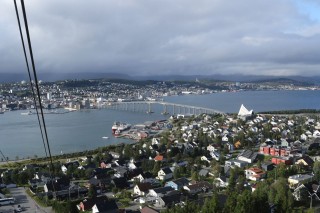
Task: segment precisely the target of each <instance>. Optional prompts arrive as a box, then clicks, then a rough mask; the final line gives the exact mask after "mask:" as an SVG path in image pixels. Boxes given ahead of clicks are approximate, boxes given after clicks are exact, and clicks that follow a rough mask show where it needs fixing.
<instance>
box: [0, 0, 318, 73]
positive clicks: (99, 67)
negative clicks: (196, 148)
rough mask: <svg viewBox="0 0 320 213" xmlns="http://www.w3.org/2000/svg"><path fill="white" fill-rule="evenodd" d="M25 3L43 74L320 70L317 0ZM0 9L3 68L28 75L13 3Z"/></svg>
mask: <svg viewBox="0 0 320 213" xmlns="http://www.w3.org/2000/svg"><path fill="white" fill-rule="evenodd" d="M25 3H26V9H27V15H28V22H29V27H30V33H31V40H32V45H33V49H34V56H35V61H36V66H37V71H38V72H39V73H47V72H53V73H77V72H106V73H120V74H130V75H132V74H136V75H168V74H177V75H194V74H203V75H213V74H226V75H228V74H247V75H275V76H280V75H281V76H286V75H306V76H313V75H318V70H319V65H320V64H319V61H320V60H319V55H320V54H319V53H320V50H319V49H318V48H317V44H318V43H319V41H320V36H319V34H320V15H318V14H319V13H318V12H317V11H319V9H320V4H319V3H318V2H316V1H284V0H282V1H264V2H255V1H249V0H246V1H242V2H233V3H228V2H224V1H202V2H201V3H199V2H194V1H174V2H171V1H160V2H150V1H106V2H105V1H98V0H96V1H91V2H90V4H89V3H88V2H79V1H68V2H64V1H45V2H43V1H38V0H30V1H27V2H25ZM0 13H1V14H2V20H1V21H0V30H1V32H2V38H1V40H0V52H1V55H2V56H3V57H1V59H0V63H1V65H2V66H1V68H0V73H9V72H11V73H23V72H25V69H26V68H25V64H24V59H23V52H22V47H21V42H20V37H19V32H18V24H17V20H16V17H15V11H14V5H13V2H12V1H4V2H2V3H1V7H0Z"/></svg>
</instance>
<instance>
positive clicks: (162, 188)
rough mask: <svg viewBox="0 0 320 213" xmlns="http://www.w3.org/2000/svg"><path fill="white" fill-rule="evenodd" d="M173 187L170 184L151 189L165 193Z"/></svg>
mask: <svg viewBox="0 0 320 213" xmlns="http://www.w3.org/2000/svg"><path fill="white" fill-rule="evenodd" d="M173 190H174V189H173V188H172V187H170V186H165V187H160V188H156V189H153V191H155V192H156V193H162V194H163V193H167V192H170V191H173Z"/></svg>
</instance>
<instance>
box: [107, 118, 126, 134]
mask: <svg viewBox="0 0 320 213" xmlns="http://www.w3.org/2000/svg"><path fill="white" fill-rule="evenodd" d="M130 128H131V124H127V123H121V122H119V121H116V122H114V124H113V125H112V128H111V130H112V133H113V134H115V132H116V131H117V130H118V131H119V133H120V132H122V131H125V130H127V129H130Z"/></svg>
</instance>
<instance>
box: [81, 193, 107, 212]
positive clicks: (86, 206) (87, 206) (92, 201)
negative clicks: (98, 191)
mask: <svg viewBox="0 0 320 213" xmlns="http://www.w3.org/2000/svg"><path fill="white" fill-rule="evenodd" d="M107 199H108V198H107V197H106V196H101V197H93V198H86V199H84V200H83V201H82V202H81V203H82V204H83V206H84V210H85V211H86V210H91V209H92V207H93V206H94V205H95V204H96V203H99V202H102V201H103V200H107Z"/></svg>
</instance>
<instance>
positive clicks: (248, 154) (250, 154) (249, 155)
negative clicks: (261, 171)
mask: <svg viewBox="0 0 320 213" xmlns="http://www.w3.org/2000/svg"><path fill="white" fill-rule="evenodd" d="M240 156H241V157H245V158H248V159H251V160H255V159H256V158H257V153H256V152H254V151H251V150H244V151H243V152H242V153H241V154H240V155H239V157H240Z"/></svg>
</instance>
